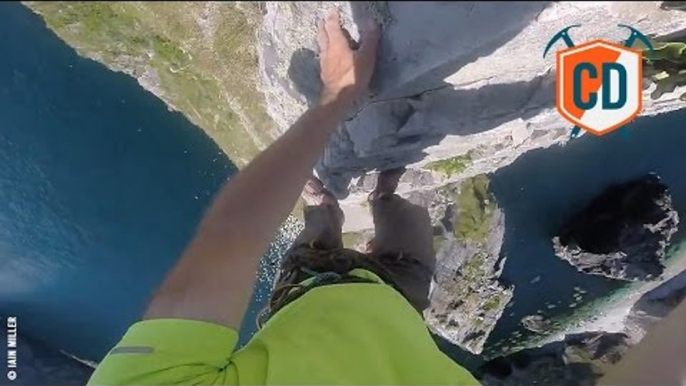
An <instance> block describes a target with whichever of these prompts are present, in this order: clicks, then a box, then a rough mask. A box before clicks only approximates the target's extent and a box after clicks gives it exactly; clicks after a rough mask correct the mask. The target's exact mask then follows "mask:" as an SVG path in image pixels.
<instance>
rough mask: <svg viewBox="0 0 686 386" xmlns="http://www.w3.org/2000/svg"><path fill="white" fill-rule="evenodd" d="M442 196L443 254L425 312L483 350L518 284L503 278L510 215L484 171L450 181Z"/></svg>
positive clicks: (435, 325)
mask: <svg viewBox="0 0 686 386" xmlns="http://www.w3.org/2000/svg"><path fill="white" fill-rule="evenodd" d="M437 196H438V197H439V199H438V200H436V201H438V202H439V203H440V204H438V205H432V206H433V207H434V209H435V208H436V206H440V205H441V204H442V208H444V209H443V210H442V211H436V210H434V216H436V213H438V214H439V218H438V221H437V224H436V227H435V229H436V232H435V233H436V236H435V243H434V244H435V247H436V249H437V251H438V254H437V264H436V273H435V275H434V282H433V283H432V284H433V285H432V290H431V294H430V301H431V305H430V307H429V308H428V309H427V310H425V312H424V316H425V319H426V322H427V324H428V325H429V328H430V329H431V330H432V331H433V332H435V333H436V334H438V335H440V336H441V337H443V338H445V339H446V340H448V341H450V342H452V343H454V344H457V345H458V346H460V347H462V348H464V349H465V350H468V351H470V352H472V353H475V354H479V353H481V351H482V350H483V346H484V343H485V342H486V339H487V338H488V336H489V334H490V333H491V331H492V330H493V328H494V327H495V324H496V322H497V321H498V319H499V318H500V316H501V315H502V313H503V311H504V310H505V307H506V306H507V303H508V302H509V301H510V299H511V298H512V291H513V288H512V287H508V286H506V285H505V284H503V283H502V282H501V281H500V279H499V276H500V271H501V268H502V264H504V258H503V259H501V258H500V248H501V246H502V243H503V235H504V232H505V216H504V215H503V213H502V211H500V209H499V208H498V207H497V205H496V203H495V201H494V198H493V196H492V195H491V194H490V193H489V190H488V179H487V178H486V176H483V175H481V176H477V177H474V178H472V179H468V180H466V181H465V182H463V183H462V184H461V185H459V186H447V187H445V188H443V189H442V190H441V191H440V192H439V193H438V194H437Z"/></svg>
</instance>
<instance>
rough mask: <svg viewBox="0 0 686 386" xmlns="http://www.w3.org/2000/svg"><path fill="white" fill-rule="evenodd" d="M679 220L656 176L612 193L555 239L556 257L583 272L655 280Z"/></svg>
mask: <svg viewBox="0 0 686 386" xmlns="http://www.w3.org/2000/svg"><path fill="white" fill-rule="evenodd" d="M678 223H679V216H678V214H677V212H676V211H675V210H674V208H673V207H672V197H671V195H670V193H669V190H668V188H667V187H666V186H665V185H664V184H662V183H661V182H660V178H659V177H658V176H657V175H655V174H652V173H651V174H648V175H647V176H645V177H643V178H641V179H638V180H635V181H631V182H628V183H625V184H621V185H614V186H611V187H610V188H608V189H607V190H606V191H605V192H604V193H603V194H601V195H600V196H599V197H598V198H596V199H595V200H594V201H593V202H592V203H591V204H590V205H589V206H588V207H587V208H586V209H584V210H583V211H581V212H580V213H579V214H577V215H576V216H575V217H574V218H572V220H571V221H570V222H569V223H568V224H567V225H566V226H565V227H564V228H563V229H562V231H561V232H560V234H559V236H557V237H555V238H553V246H554V248H555V254H556V255H557V256H559V257H560V258H562V259H564V260H567V261H568V262H569V263H570V264H572V265H573V266H575V267H576V268H577V269H578V270H579V271H581V272H584V273H590V274H594V275H603V276H607V277H610V278H614V279H622V280H630V281H634V280H651V279H655V278H657V277H658V276H660V274H662V271H663V270H664V265H663V264H662V263H663V260H664V256H665V249H666V247H667V245H668V243H669V240H670V239H671V237H672V235H673V234H674V233H675V232H676V230H677V225H678Z"/></svg>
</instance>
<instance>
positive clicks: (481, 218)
mask: <svg viewBox="0 0 686 386" xmlns="http://www.w3.org/2000/svg"><path fill="white" fill-rule="evenodd" d="M488 185H489V179H488V177H487V176H486V175H485V174H482V175H479V176H476V177H473V178H470V179H467V180H465V181H464V182H463V183H462V185H461V186H460V188H459V192H458V193H457V197H456V199H455V203H456V205H457V211H456V213H455V219H454V221H453V224H455V230H454V232H455V237H457V239H458V240H463V241H466V240H471V241H474V242H479V243H481V242H484V241H485V240H486V236H487V235H488V227H489V226H490V220H491V218H492V217H493V213H494V211H495V209H496V206H495V200H494V199H493V197H492V196H491V194H490V192H489V190H488Z"/></svg>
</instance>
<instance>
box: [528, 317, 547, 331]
mask: <svg viewBox="0 0 686 386" xmlns="http://www.w3.org/2000/svg"><path fill="white" fill-rule="evenodd" d="M522 325H523V326H524V328H526V329H527V330H529V331H532V332H536V333H539V334H540V333H544V332H546V331H548V329H549V328H550V321H548V320H546V319H545V318H544V317H543V316H541V315H527V316H525V317H523V318H522Z"/></svg>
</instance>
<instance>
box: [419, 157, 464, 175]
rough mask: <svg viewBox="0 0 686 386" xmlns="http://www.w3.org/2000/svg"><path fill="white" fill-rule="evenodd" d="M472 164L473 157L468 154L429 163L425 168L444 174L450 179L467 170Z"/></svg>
mask: <svg viewBox="0 0 686 386" xmlns="http://www.w3.org/2000/svg"><path fill="white" fill-rule="evenodd" d="M471 163H472V157H471V155H470V154H469V153H467V154H465V155H461V156H457V157H453V158H447V159H444V160H440V161H434V162H431V163H428V164H426V166H425V168H426V169H428V170H432V171H434V172H437V173H440V174H443V175H444V176H446V177H450V176H453V175H455V174H459V173H462V172H463V171H465V170H467V168H468V167H469V165H471Z"/></svg>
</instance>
